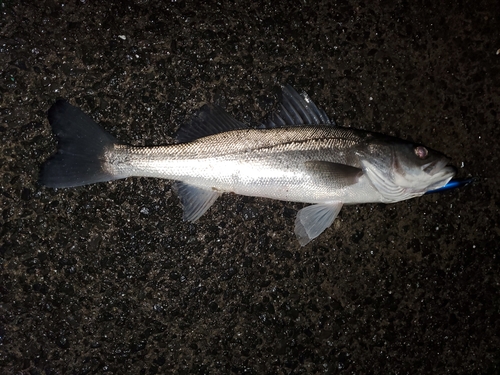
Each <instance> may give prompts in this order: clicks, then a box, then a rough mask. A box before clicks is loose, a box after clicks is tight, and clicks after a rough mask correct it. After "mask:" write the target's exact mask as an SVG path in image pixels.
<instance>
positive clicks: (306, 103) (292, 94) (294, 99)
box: [263, 85, 335, 128]
mask: <svg viewBox="0 0 500 375" xmlns="http://www.w3.org/2000/svg"><path fill="white" fill-rule="evenodd" d="M263 125H264V127H265V128H282V127H286V126H298V125H332V126H335V122H333V121H331V120H330V119H329V118H328V116H327V115H326V113H325V111H323V110H322V109H319V108H318V107H317V106H316V104H314V102H313V101H312V100H311V98H310V97H309V95H307V94H306V93H305V92H302V94H299V93H298V92H297V91H295V89H294V88H293V87H292V86H290V85H285V86H282V88H281V94H280V103H279V104H278V108H277V109H276V111H274V112H272V113H271V114H270V115H269V116H268V118H267V120H266V121H264V124H263Z"/></svg>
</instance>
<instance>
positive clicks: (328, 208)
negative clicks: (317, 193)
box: [295, 202, 343, 246]
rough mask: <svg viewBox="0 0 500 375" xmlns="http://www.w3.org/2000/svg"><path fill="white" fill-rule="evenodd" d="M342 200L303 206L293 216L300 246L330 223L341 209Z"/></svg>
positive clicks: (321, 231)
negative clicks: (294, 216) (295, 215)
mask: <svg viewBox="0 0 500 375" xmlns="http://www.w3.org/2000/svg"><path fill="white" fill-rule="evenodd" d="M342 204H343V203H342V202H332V203H321V204H313V205H311V206H307V207H304V208H303V209H301V210H300V211H299V212H298V213H297V217H296V218H295V235H296V236H297V239H298V240H299V243H300V244H301V245H302V246H305V245H306V244H308V243H309V242H310V241H311V240H313V239H314V238H316V237H318V236H319V235H320V234H321V233H323V231H324V230H325V229H326V228H328V227H329V226H330V225H332V223H333V221H334V220H335V218H336V217H337V215H338V214H339V212H340V210H341V209H342Z"/></svg>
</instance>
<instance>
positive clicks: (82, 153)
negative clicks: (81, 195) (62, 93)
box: [39, 100, 122, 188]
mask: <svg viewBox="0 0 500 375" xmlns="http://www.w3.org/2000/svg"><path fill="white" fill-rule="evenodd" d="M48 118H49V122H50V125H51V126H52V131H53V133H54V134H55V136H56V137H57V139H58V145H59V148H58V151H57V153H56V154H55V155H53V156H52V158H50V159H49V160H48V161H47V162H46V163H45V164H44V165H43V166H42V170H41V173H40V180H39V181H40V183H41V184H42V185H45V186H48V187H52V188H65V187H73V186H81V185H87V184H92V183H95V182H104V181H111V180H116V179H118V178H122V177H121V176H116V175H114V174H113V173H112V172H111V171H110V170H109V168H107V167H106V166H107V162H106V153H107V151H108V150H112V149H113V147H114V145H116V144H118V142H117V140H116V139H115V138H114V137H113V136H112V135H110V134H108V133H107V132H106V131H105V130H104V129H102V128H101V127H100V126H99V125H98V124H97V123H96V122H95V121H94V120H92V119H91V118H90V117H89V116H87V115H86V114H85V113H83V112H82V111H81V110H80V109H79V108H77V107H74V106H72V105H71V104H69V103H68V102H67V101H65V100H58V101H57V102H56V103H55V104H54V105H53V106H52V107H51V108H50V109H49V112H48Z"/></svg>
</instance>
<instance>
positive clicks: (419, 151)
mask: <svg viewBox="0 0 500 375" xmlns="http://www.w3.org/2000/svg"><path fill="white" fill-rule="evenodd" d="M428 154H429V151H427V149H426V148H425V147H424V146H417V147H415V155H417V156H418V157H419V158H420V159H425V158H426V157H427V155H428Z"/></svg>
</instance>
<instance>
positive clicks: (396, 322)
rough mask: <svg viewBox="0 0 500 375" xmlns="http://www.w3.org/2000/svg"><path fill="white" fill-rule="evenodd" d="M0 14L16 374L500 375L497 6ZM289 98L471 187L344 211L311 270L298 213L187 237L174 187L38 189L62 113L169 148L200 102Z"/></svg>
mask: <svg viewBox="0 0 500 375" xmlns="http://www.w3.org/2000/svg"><path fill="white" fill-rule="evenodd" d="M0 10H1V21H0V25H1V33H0V64H1V84H0V106H1V110H0V119H1V123H0V137H1V144H0V158H1V163H0V207H1V215H0V225H1V228H0V259H1V286H0V294H1V305H0V324H1V326H0V368H2V369H3V371H2V373H5V374H90V373H110V374H299V373H301V374H320V373H326V374H335V373H340V374H343V373H345V374H370V373H371V374H389V373H393V374H431V373H435V374H437V373H441V374H442V373H454V374H471V373H476V374H478V373H483V374H487V373H489V374H495V373H499V372H500V349H499V348H500V342H499V333H500V321H499V317H500V316H499V315H500V293H499V292H500V284H499V283H500V273H499V269H500V264H499V259H500V258H499V251H498V249H499V238H500V236H499V222H500V215H499V210H498V206H497V201H498V199H499V190H498V183H499V180H498V170H499V167H498V163H499V160H498V155H499V154H500V153H499V148H500V147H499V140H500V127H499V125H500V115H499V107H500V98H499V92H500V90H499V87H500V80H499V76H500V70H499V66H500V51H499V49H500V32H499V31H500V22H499V16H500V7H499V6H498V1H496V0H490V1H442V2H438V1H427V2H407V1H384V2H373V4H372V2H356V1H350V2H338V3H335V2H330V1H317V2H310V1H262V2H259V1H256V2H245V1H237V2H234V3H233V2H226V1H221V2H215V1H206V2H203V4H202V3H201V2H189V1H171V2H160V1H147V0H136V1H131V0H129V1H102V2H98V1H89V0H81V1H77V0H69V1H55V0H53V1H49V0H47V1H36V2H34V1H33V2H32V1H9V0H4V1H2V2H0ZM286 82H288V83H291V84H293V85H294V87H296V88H297V89H303V90H306V91H307V92H308V93H309V94H310V96H311V97H312V98H313V99H314V100H315V101H316V102H317V103H318V105H319V106H321V107H323V108H324V109H325V110H326V112H327V113H328V114H329V115H330V116H331V117H332V118H334V119H335V120H336V121H337V122H338V123H339V124H341V125H344V126H353V127H357V128H362V129H367V130H376V131H380V132H383V133H387V134H391V135H395V136H399V137H402V138H411V139H414V140H417V141H420V142H422V143H423V144H425V145H428V146H429V147H432V148H434V149H437V150H440V151H442V152H444V153H446V154H447V155H448V156H450V157H451V158H452V160H453V163H454V164H455V165H456V166H457V167H458V169H459V176H460V177H467V176H476V177H478V182H477V183H476V184H474V185H473V186H469V187H466V188H463V189H461V190H457V191H453V192H449V193H445V194H440V195H431V196H425V197H422V198H419V199H414V200H410V201H407V202H402V203H398V204H394V205H375V204H373V205H363V206H350V207H345V208H344V209H343V210H342V212H341V214H340V217H339V219H337V221H336V222H335V223H334V225H333V226H332V228H330V229H329V230H327V231H326V232H325V233H324V234H323V235H322V236H320V237H319V238H318V239H317V240H315V241H314V242H312V243H311V244H310V245H308V246H306V247H304V248H301V247H300V246H299V245H298V242H297V241H296V239H295V237H294V234H293V220H294V215H295V212H296V210H298V209H300V207H302V205H300V204H296V203H291V202H279V201H270V200H265V199H253V198H247V197H239V196H234V195H227V196H224V197H223V198H222V199H219V200H218V201H217V203H216V204H215V205H214V206H213V207H212V208H211V209H210V210H209V211H208V212H207V214H205V216H203V218H202V219H201V220H200V221H199V222H198V223H197V224H195V225H192V224H189V223H184V222H182V220H181V210H180V206H179V202H178V199H177V197H176V196H175V195H173V194H172V193H171V191H170V182H169V181H161V180H155V179H145V178H135V179H128V180H125V181H119V182H113V183H105V184H98V185H93V186H87V187H81V188H76V189H68V190H59V191H54V190H51V189H46V188H43V187H41V186H39V185H38V184H37V174H38V171H39V168H40V165H41V164H42V163H43V162H44V161H45V160H46V159H47V158H48V157H49V156H50V155H51V154H52V153H53V152H54V151H55V147H56V144H55V140H54V139H53V137H52V136H51V131H50V127H49V124H48V122H47V120H46V111H47V110H48V108H49V107H50V106H51V105H52V104H53V103H54V101H55V100H56V99H57V98H59V97H62V98H66V99H68V100H70V101H71V103H73V104H75V105H78V106H80V107H81V108H82V109H83V110H84V111H86V112H88V113H90V114H91V115H92V116H93V117H94V118H95V119H96V120H98V121H99V122H100V123H101V124H102V125H103V126H104V127H105V128H106V129H107V130H108V131H109V132H111V133H112V134H114V135H115V136H116V137H118V138H119V139H120V140H122V141H124V142H129V143H132V144H136V145H155V144H164V143H168V142H171V141H172V138H171V136H172V135H173V134H174V132H175V130H176V129H177V128H178V126H179V125H180V124H182V123H183V122H184V121H186V119H187V118H188V117H189V116H190V114H192V113H193V112H194V111H195V110H196V109H197V108H198V107H200V106H201V105H202V104H203V103H205V102H207V101H210V102H217V103H219V104H221V105H223V106H224V107H226V108H227V110H228V111H229V112H230V113H232V114H233V115H234V116H235V117H237V118H238V119H240V120H242V121H247V122H257V121H259V120H260V119H261V118H262V117H263V116H264V115H265V113H266V112H267V111H269V110H270V109H271V108H272V106H273V104H274V103H275V92H276V88H277V87H278V85H279V84H282V83H286Z"/></svg>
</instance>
